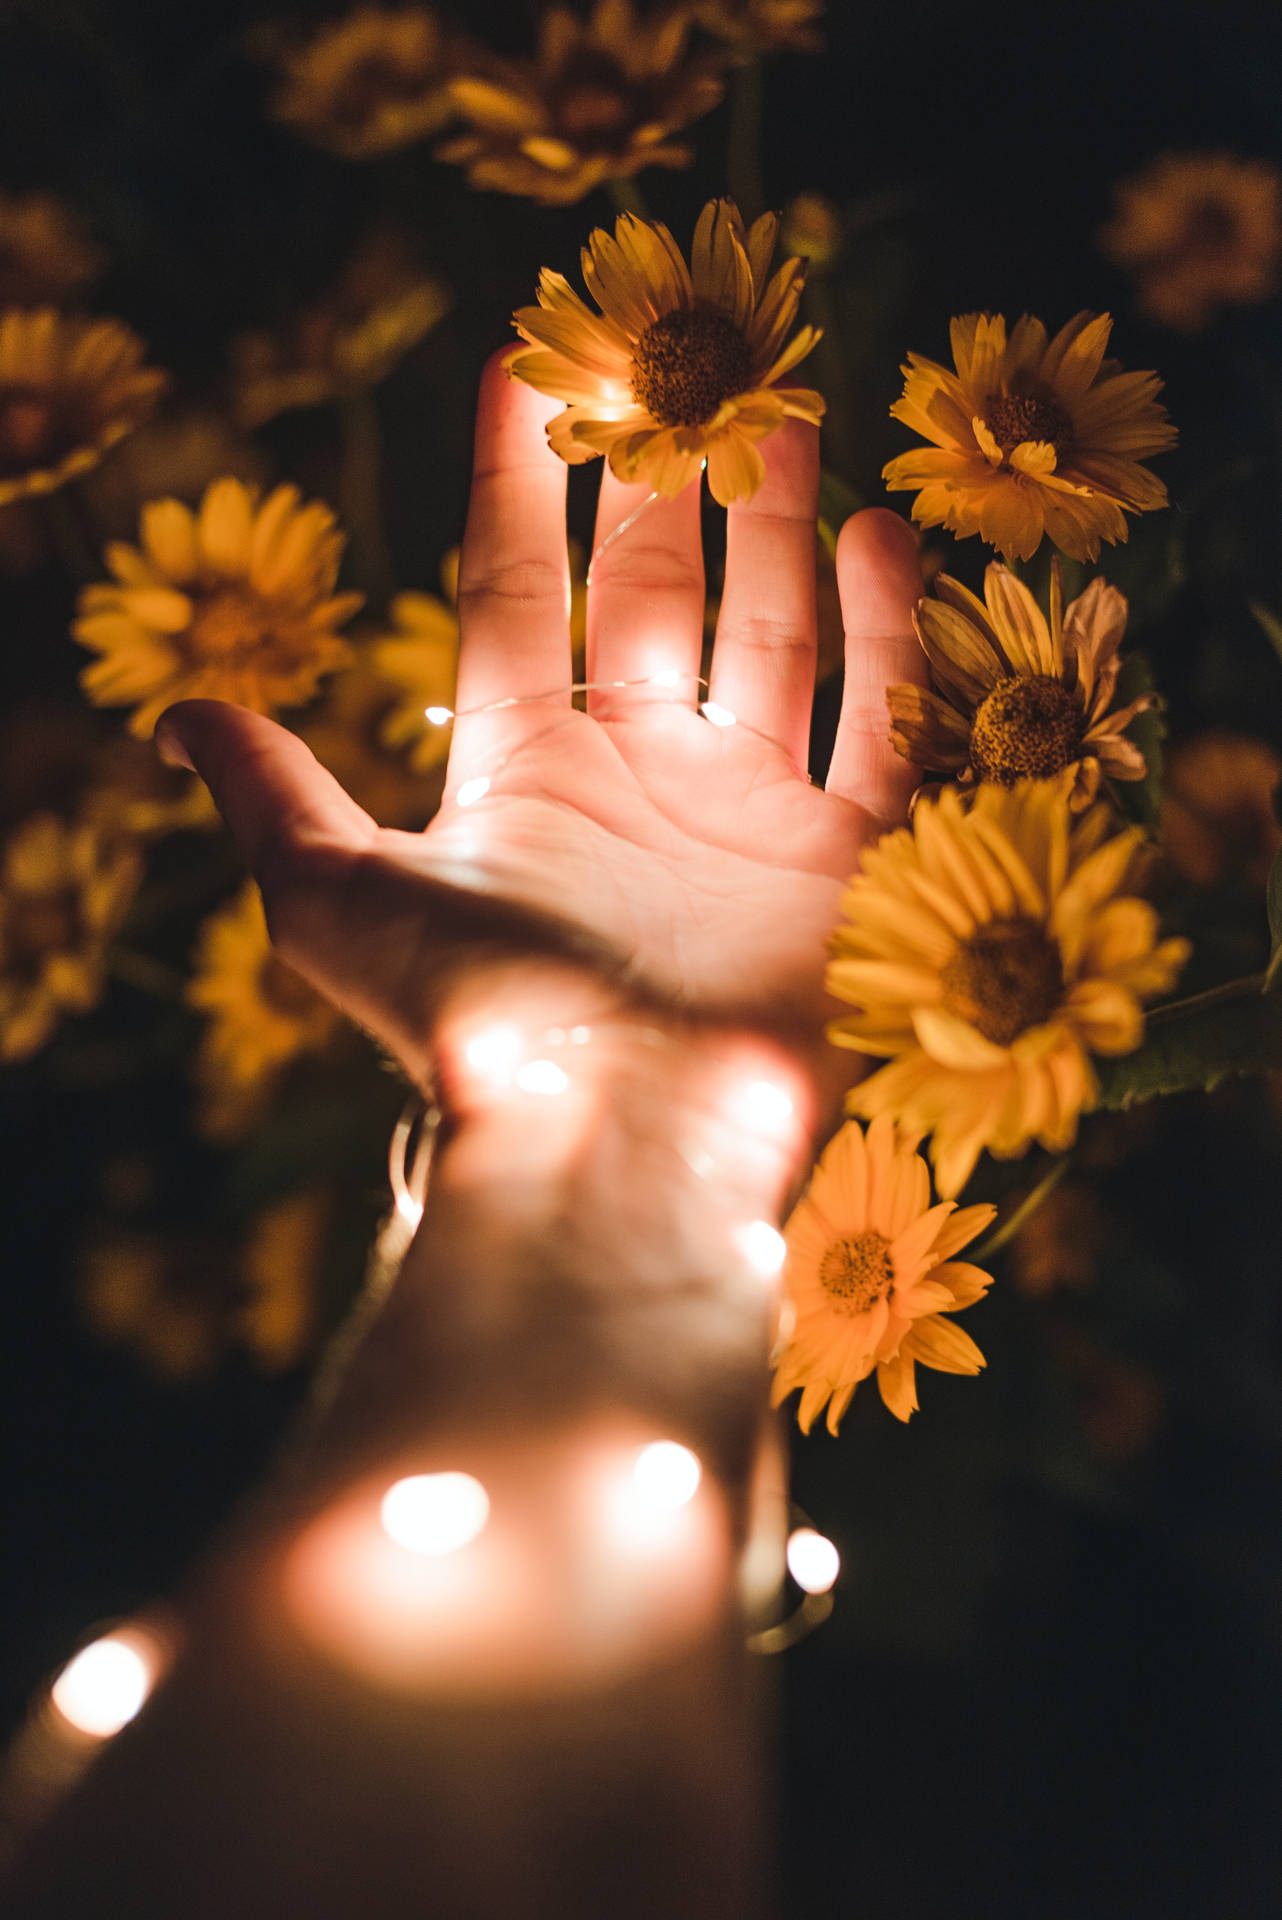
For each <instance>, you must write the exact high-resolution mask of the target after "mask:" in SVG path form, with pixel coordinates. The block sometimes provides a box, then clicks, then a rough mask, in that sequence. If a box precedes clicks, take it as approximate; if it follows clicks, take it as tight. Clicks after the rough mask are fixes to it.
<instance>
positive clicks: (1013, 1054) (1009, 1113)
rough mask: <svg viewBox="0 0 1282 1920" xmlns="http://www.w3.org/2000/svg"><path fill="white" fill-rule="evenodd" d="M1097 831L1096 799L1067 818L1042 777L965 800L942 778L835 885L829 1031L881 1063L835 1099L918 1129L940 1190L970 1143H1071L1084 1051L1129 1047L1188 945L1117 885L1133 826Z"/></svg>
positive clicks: (1017, 1149)
mask: <svg viewBox="0 0 1282 1920" xmlns="http://www.w3.org/2000/svg"><path fill="white" fill-rule="evenodd" d="M1108 833H1109V813H1108V809H1107V807H1105V806H1104V805H1102V804H1101V805H1098V806H1095V807H1093V808H1091V809H1090V810H1089V811H1088V812H1087V813H1084V814H1082V815H1081V816H1080V817H1079V818H1078V819H1077V820H1076V821H1074V820H1073V819H1072V817H1071V815H1070V813H1069V810H1068V807H1067V805H1066V803H1065V801H1064V798H1063V795H1062V792H1061V790H1060V785H1059V783H1058V782H1056V781H1053V780H1044V781H1030V782H1028V783H1027V784H1026V785H1024V786H1022V787H1017V788H1015V789H1013V790H1007V789H1006V788H1003V787H996V786H987V785H985V786H981V787H980V788H979V790H978V792H977V794H976V796H975V801H974V804H973V806H972V807H971V808H970V809H969V811H968V810H967V809H966V808H965V807H964V806H963V804H962V802H961V800H960V798H959V797H958V795H957V793H956V791H955V790H954V789H952V788H947V789H945V791H944V792H943V793H942V794H941V795H940V797H939V800H938V802H932V801H930V800H926V799H923V800H921V801H920V802H919V803H918V805H917V808H916V810H915V812H914V814H913V824H912V829H911V831H910V830H908V829H907V828H901V829H900V830H899V831H898V832H896V833H890V834H884V835H883V836H882V838H881V840H880V841H879V842H878V844H877V846H876V847H875V848H871V849H870V850H869V851H868V852H866V853H865V854H864V857H863V867H862V871H861V872H859V873H857V874H856V875H855V877H854V879H853V880H852V881H851V883H850V886H849V888H848V889H847V891H846V895H845V899H844V901H843V903H842V912H843V914H844V916H845V919H846V922H847V924H845V925H843V926H840V927H839V928H838V929H837V931H836V932H835V933H834V935H833V938H832V946H831V951H832V954H833V958H832V960H831V961H830V962H829V966H828V989H829V991H830V992H831V993H833V994H835V995H836V997H837V998H838V999H839V1000H846V1001H849V1002H850V1003H851V1004H852V1005H853V1006H855V1007H856V1008H857V1009H858V1011H857V1012H856V1013H854V1014H848V1015H846V1016H845V1017H844V1018H842V1019H840V1020H837V1021H834V1022H833V1024H832V1025H831V1026H830V1027H829V1029H828V1037H829V1039H830V1040H832V1041H833V1043H834V1044H835V1045H837V1046H840V1047H853V1048H855V1049H856V1050H857V1051H859V1052H861V1053H869V1054H874V1055H884V1056H887V1058H888V1061H889V1064H888V1065H886V1066H884V1067H882V1068H881V1069H880V1071H879V1072H877V1073H874V1074H873V1075H872V1077H871V1079H868V1080H865V1081H863V1082H862V1083H861V1084H860V1085H859V1086H857V1087H856V1088H855V1089H854V1090H853V1091H852V1093H851V1094H850V1095H849V1096H848V1105H849V1108H850V1110H851V1112H853V1113H861V1114H863V1115H865V1116H872V1115H876V1114H891V1115H893V1116H894V1117H895V1118H896V1119H897V1120H899V1121H900V1122H901V1123H902V1124H903V1125H905V1126H908V1127H912V1128H915V1129H916V1130H917V1131H918V1132H919V1133H933V1136H934V1138H933V1140H932V1143H931V1158H932V1160H933V1161H934V1165H935V1177H936V1182H937V1184H938V1187H939V1191H940V1192H941V1193H943V1194H946V1195H949V1196H951V1195H954V1194H957V1193H959V1192H960V1191H961V1189H962V1187H963V1186H964V1185H965V1184H966V1181H967V1179H968V1178H969V1176H970V1173H971V1170H972V1168H973V1167H974V1165H975V1162H976V1160H977V1159H978V1158H979V1154H980V1151H981V1149H982V1148H984V1147H988V1148H989V1149H990V1151H991V1152H992V1153H994V1154H996V1155H997V1156H998V1157H999V1158H1003V1159H1009V1158H1013V1157H1014V1156H1015V1155H1017V1154H1019V1153H1021V1152H1023V1150H1024V1148H1025V1147H1026V1146H1027V1145H1028V1143H1029V1141H1030V1140H1038V1141H1040V1142H1041V1144H1042V1145H1043V1146H1045V1147H1049V1148H1051V1149H1052V1150H1053V1151H1055V1152H1062V1151H1063V1150H1064V1149H1066V1148H1067V1147H1069V1146H1071V1145H1072V1142H1073V1139H1074V1137H1075V1135H1076V1132H1077V1119H1078V1115H1079V1113H1081V1112H1082V1111H1083V1110H1084V1109H1086V1108H1089V1107H1091V1106H1093V1105H1094V1104H1095V1101H1096V1099H1097V1097H1098V1085H1097V1082H1096V1078H1095V1072H1094V1069H1093V1067H1092V1065H1091V1058H1090V1056H1091V1055H1092V1054H1093V1053H1099V1054H1122V1053H1130V1052H1132V1051H1133V1050H1134V1049H1135V1048H1136V1047H1138V1046H1139V1044H1140V1042H1141V1040H1142V1039H1143V1037H1144V1013H1143V1007H1142V1002H1143V1001H1145V1000H1148V999H1151V998H1153V997H1154V996H1155V995H1157V994H1161V993H1165V992H1167V991H1168V990H1169V989H1170V988H1171V986H1172V985H1173V984H1174V981H1175V977H1176V975H1177V973H1178V971H1179V969H1180V967H1181V966H1182V965H1183V964H1184V961H1185V960H1186V959H1187V957H1188V952H1189V946H1188V942H1187V941H1186V940H1162V941H1159V940H1158V938H1157V915H1156V913H1155V912H1154V910H1153V908H1152V907H1151V906H1150V905H1149V904H1148V902H1147V901H1145V900H1140V899H1136V898H1135V897H1134V896H1133V894H1132V893H1130V892H1128V891H1127V887H1128V883H1129V882H1131V881H1132V879H1133V875H1134V871H1135V869H1136V867H1137V865H1138V856H1139V852H1140V843H1141V840H1142V835H1141V833H1140V831H1139V829H1138V828H1132V829H1130V830H1128V831H1126V832H1124V833H1118V834H1115V835H1114V836H1113V837H1112V838H1111V839H1110V838H1108V837H1107V836H1108Z"/></svg>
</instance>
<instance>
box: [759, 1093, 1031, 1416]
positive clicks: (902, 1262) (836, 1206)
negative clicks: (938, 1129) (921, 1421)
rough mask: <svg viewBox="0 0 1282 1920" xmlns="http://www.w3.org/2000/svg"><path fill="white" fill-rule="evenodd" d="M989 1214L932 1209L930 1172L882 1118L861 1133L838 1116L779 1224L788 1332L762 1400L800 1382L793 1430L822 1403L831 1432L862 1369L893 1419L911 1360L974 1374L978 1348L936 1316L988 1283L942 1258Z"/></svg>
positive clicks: (908, 1405)
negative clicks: (837, 1125)
mask: <svg viewBox="0 0 1282 1920" xmlns="http://www.w3.org/2000/svg"><path fill="white" fill-rule="evenodd" d="M995 1213H996V1208H995V1207H991V1206H977V1207H964V1208H963V1209H962V1210H961V1211H960V1212H958V1211H956V1209H955V1208H954V1207H953V1205H952V1203H951V1202H944V1203H943V1204H942V1205H939V1206H932V1205H931V1193H930V1175H929V1173H928V1172H927V1170H926V1162H925V1161H924V1160H923V1159H922V1157H921V1155H920V1154H919V1153H917V1151H916V1142H915V1141H914V1140H913V1139H912V1137H911V1136H910V1135H905V1134H901V1133H900V1132H899V1130H898V1128H896V1127H895V1126H894V1125H893V1124H892V1122H891V1121H889V1120H887V1119H884V1118H883V1119H878V1120H874V1121H873V1123H872V1125H871V1126H870V1127H869V1128H868V1132H867V1136H866V1137H865V1134H864V1129H863V1128H862V1127H861V1126H860V1125H859V1124H858V1123H857V1122H856V1121H853V1120H851V1121H847V1123H846V1125H845V1126H844V1127H842V1129H841V1130H840V1132H839V1133H837V1134H836V1135H835V1136H834V1138H833V1139H832V1140H831V1141H830V1142H829V1144H828V1146H827V1147H826V1148H825V1149H824V1153H823V1157H822V1158H821V1160H820V1162H819V1165H818V1166H817V1167H816V1168H815V1170H814V1173H813V1174H812V1175H811V1177H810V1185H809V1186H808V1187H807V1189H806V1191H805V1193H804V1195H803V1196H802V1198H801V1199H800V1200H799V1201H798V1202H797V1205H796V1207H795V1208H794V1209H793V1212H792V1215H791V1217H790V1219H789V1221H788V1224H787V1226H786V1227H785V1229H784V1238H785V1240H786V1241H787V1243H788V1260H787V1265H786V1267H785V1269H784V1308H783V1323H784V1327H785V1329H788V1331H787V1332H786V1342H785V1344H784V1348H783V1352H782V1353H781V1354H780V1355H779V1357H778V1359H777V1361H776V1363H775V1379H774V1387H773V1390H772V1393H771V1404H772V1405H773V1406H778V1405H779V1404H780V1402H781V1401H783V1400H785V1399H786V1398H787V1396H788V1395H789V1394H790V1393H791V1392H792V1391H793V1389H794V1388H795V1387H800V1388H801V1403H800V1405H799V1407H798V1409H797V1420H798V1423H799V1425H800V1427H801V1430H802V1432H803V1433H809V1431H810V1428H811V1426H812V1424H813V1422H814V1419H815V1416H816V1415H817V1414H818V1413H820V1412H821V1411H822V1410H823V1407H824V1405H825V1403H827V1406H828V1431H829V1433H834V1434H835V1433H836V1431H837V1428H838V1425H839V1423H840V1421H841V1417H842V1415H843V1414H844V1413H845V1411H846V1408H847V1407H848V1406H849V1405H850V1402H851V1398H852V1396H853V1394H854V1391H855V1388H856V1387H857V1386H858V1385H859V1382H860V1381H861V1380H866V1379H867V1378H868V1376H869V1375H870V1374H871V1373H873V1372H875V1373H876V1375H877V1385H878V1388H879V1389H880V1392H881V1397H882V1399H883V1400H884V1401H885V1403H886V1405H887V1406H888V1407H889V1408H890V1411H891V1412H892V1413H893V1414H894V1415H895V1417H896V1419H898V1420H907V1419H908V1418H909V1416H910V1415H911V1414H913V1413H915V1412H916V1411H917V1387H916V1378H915V1367H916V1363H917V1362H918V1361H920V1362H921V1364H922V1365H923V1366H927V1367H938V1368H941V1369H942V1370H943V1371H944V1372H945V1373H978V1372H979V1370H980V1368H981V1367H982V1366H983V1364H984V1356H983V1354H982V1353H981V1352H980V1351H979V1348H978V1347H977V1346H976V1345H975V1343H974V1341H973V1340H972V1339H971V1337H970V1335H969V1334H967V1333H963V1331H962V1329H961V1328H960V1327H958V1326H956V1325H954V1323H953V1322H952V1321H951V1320H949V1319H947V1318H946V1317H945V1316H946V1315H948V1314H951V1313H956V1312H958V1311H959V1309H961V1308H962V1307H969V1306H973V1305H974V1303H975V1301H976V1300H981V1299H982V1298H983V1296H984V1294H985V1292H986V1291H987V1290H988V1288H989V1286H990V1285H991V1284H992V1281H991V1276H990V1275H989V1274H987V1273H984V1272H983V1271H982V1270H981V1269H980V1268H979V1267H975V1266H971V1265H969V1264H968V1263H967V1262H965V1261H960V1260H955V1259H954V1258H953V1255H954V1254H957V1253H960V1251H961V1249H962V1248H963V1247H965V1246H967V1245H969V1243H970V1242H971V1241H972V1240H973V1239H974V1238H975V1235H976V1234H977V1233H980V1232H982V1231H983V1229H984V1228H985V1227H986V1226H988V1225H989V1224H990V1222H991V1221H992V1219H993V1216H994V1214H995Z"/></svg>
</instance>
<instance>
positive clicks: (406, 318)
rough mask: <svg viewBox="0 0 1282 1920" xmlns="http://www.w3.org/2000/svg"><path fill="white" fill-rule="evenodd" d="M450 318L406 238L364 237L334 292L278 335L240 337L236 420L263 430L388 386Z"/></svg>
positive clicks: (380, 232)
mask: <svg viewBox="0 0 1282 1920" xmlns="http://www.w3.org/2000/svg"><path fill="white" fill-rule="evenodd" d="M448 311H449V295H448V293H447V292H446V290H445V288H444V287H443V286H442V285H441V283H440V282H439V281H438V280H434V279H433V278H432V277H431V276H430V275H429V274H426V273H424V271H423V270H422V268H421V266H420V265H419V264H418V263H417V261H416V258H415V249H414V247H413V245H412V243H411V242H410V240H409V238H408V236H407V235H406V234H404V233H402V232H400V231H398V230H397V229H396V228H394V227H387V226H380V227H377V228H375V229H374V230H373V231H372V232H370V233H368V234H367V235H366V236H365V238H364V239H363V240H362V241H361V243H360V245H359V246H358V247H357V249H356V252H355V253H354V254H353V255H352V256H351V258H350V259H349V260H348V262H347V264H346V266H345V267H344V268H343V271H342V273H341V274H340V275H339V277H338V280H337V282H336V283H335V285H334V287H333V289H332V291H331V292H330V293H328V294H327V295H325V296H324V297H323V298H321V299H319V300H314V301H312V302H310V303H309V304H308V305H307V306H304V307H302V308H300V309H299V311H298V312H297V313H296V314H294V315H293V317H292V318H291V319H290V320H289V321H288V322H287V323H286V324H285V325H284V326H283V327H282V328H280V329H278V330H276V331H273V332H266V331H262V330H256V331H252V332H247V333H242V334H240V335H239V336H238V338H237V339H236V340H235V342H234V343H233V346H232V387H233V391H234V396H235V402H234V403H235V408H236V416H237V419H238V420H239V421H240V424H241V425H242V426H243V427H246V428H251V429H252V428H255V427H260V426H262V425H263V424H264V422H265V421H268V420H271V419H274V418H275V416H276V415H277V414H278V413H284V412H286V411H287V410H288V409H289V408H291V407H315V406H320V405H321V404H322V403H323V402H324V401H327V400H334V399H340V398H341V397H342V396H343V395H345V394H348V393H359V392H361V391H363V390H364V389H365V388H367V387H374V386H377V385H378V384H379V382H380V381H382V380H385V379H386V378H387V376H388V374H389V373H391V372H392V370H393V368H394V367H396V366H397V365H398V364H399V363H400V361H401V360H402V359H403V358H404V357H405V355H406V354H407V353H408V352H409V351H410V349H411V348H412V347H415V346H417V344H418V342H419V341H420V340H421V339H423V337H424V336H425V335H426V334H427V333H430V331H431V329H432V328H433V327H434V326H435V325H436V324H437V322H438V321H439V320H440V319H441V318H442V317H443V315H444V314H446V313H447V312H448Z"/></svg>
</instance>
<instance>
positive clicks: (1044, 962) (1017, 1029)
mask: <svg viewBox="0 0 1282 1920" xmlns="http://www.w3.org/2000/svg"><path fill="white" fill-rule="evenodd" d="M939 980H940V985H941V986H942V987H943V990H944V1001H943V1004H944V1007H945V1008H946V1010H947V1011H948V1012H949V1013H955V1014H956V1015H957V1016H958V1017H959V1019H962V1020H969V1022H970V1024H971V1026H972V1027H977V1028H978V1029H979V1031H980V1032H981V1033H982V1034H983V1036H984V1038H985V1039H986V1040H991V1041H992V1042H993V1044H994V1046H998V1047H1008V1046H1009V1045H1010V1043H1011V1041H1012V1040H1014V1039H1015V1038H1016V1037H1017V1035H1019V1034H1021V1033H1023V1032H1025V1031H1026V1029H1027V1028H1029V1027H1037V1026H1040V1025H1041V1023H1042V1022H1043V1021H1044V1020H1047V1019H1049V1018H1050V1015H1051V1014H1052V1013H1053V1012H1054V1011H1055V1008H1056V1006H1057V1005H1058V1004H1059V997H1060V994H1061V993H1062V992H1063V988H1064V973H1063V968H1062V967H1061V965H1060V957H1059V948H1058V947H1057V946H1056V945H1055V943H1054V942H1053V941H1051V940H1048V939H1047V937H1046V934H1045V933H1044V932H1043V930H1042V928H1041V927H1040V926H1038V924H1037V923H1036V921H1034V920H989V921H988V922H986V924H985V925H983V926H980V927H976V929H975V931H974V933H972V934H971V935H970V936H969V937H968V938H967V939H965V940H963V941H962V942H961V944H960V945H959V947H958V948H957V951H956V952H955V953H954V954H953V956H952V958H951V959H950V960H949V961H948V963H947V965H946V966H945V967H944V968H943V970H942V971H941V973H940V976H939Z"/></svg>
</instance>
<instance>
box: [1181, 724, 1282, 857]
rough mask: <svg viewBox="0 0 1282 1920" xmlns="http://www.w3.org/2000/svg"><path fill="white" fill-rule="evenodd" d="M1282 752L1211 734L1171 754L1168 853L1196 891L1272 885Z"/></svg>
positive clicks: (1279, 838) (1280, 840)
mask: <svg viewBox="0 0 1282 1920" xmlns="http://www.w3.org/2000/svg"><path fill="white" fill-rule="evenodd" d="M1279 791H1282V754H1279V753H1278V751H1277V748H1276V747H1271V746H1269V745H1268V744H1267V742H1266V741H1263V740H1256V739H1253V738H1252V736H1251V735H1250V734H1246V733H1229V732H1219V731H1217V730H1212V731H1210V732H1208V733H1198V734H1194V735H1193V737H1192V739H1190V740H1181V741H1180V743H1179V745H1178V746H1176V747H1174V748H1173V749H1172V750H1171V754H1170V757H1169V759H1168V761H1167V765H1166V777H1165V779H1164V781H1163V783H1162V853H1163V855H1164V856H1165V858H1166V859H1167V860H1168V861H1169V862H1170V864H1171V865H1172V866H1173V867H1174V868H1175V870H1176V872H1177V873H1179V874H1182V875H1183V877H1184V879H1186V880H1191V881H1192V883H1193V885H1194V886H1196V887H1213V886H1215V885H1216V884H1217V882H1223V881H1225V880H1227V881H1230V882H1233V881H1237V882H1238V884H1239V885H1240V884H1242V883H1243V882H1245V884H1246V886H1247V888H1248V889H1249V890H1250V891H1251V892H1252V893H1262V892H1263V891H1264V888H1265V887H1266V886H1267V885H1268V878H1269V870H1270V868H1271V867H1272V865H1273V862H1274V860H1275V859H1276V858H1277V856H1278V853H1279V851H1282V827H1279V824H1278V815H1277V806H1276V798H1277V795H1278V793H1279Z"/></svg>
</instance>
